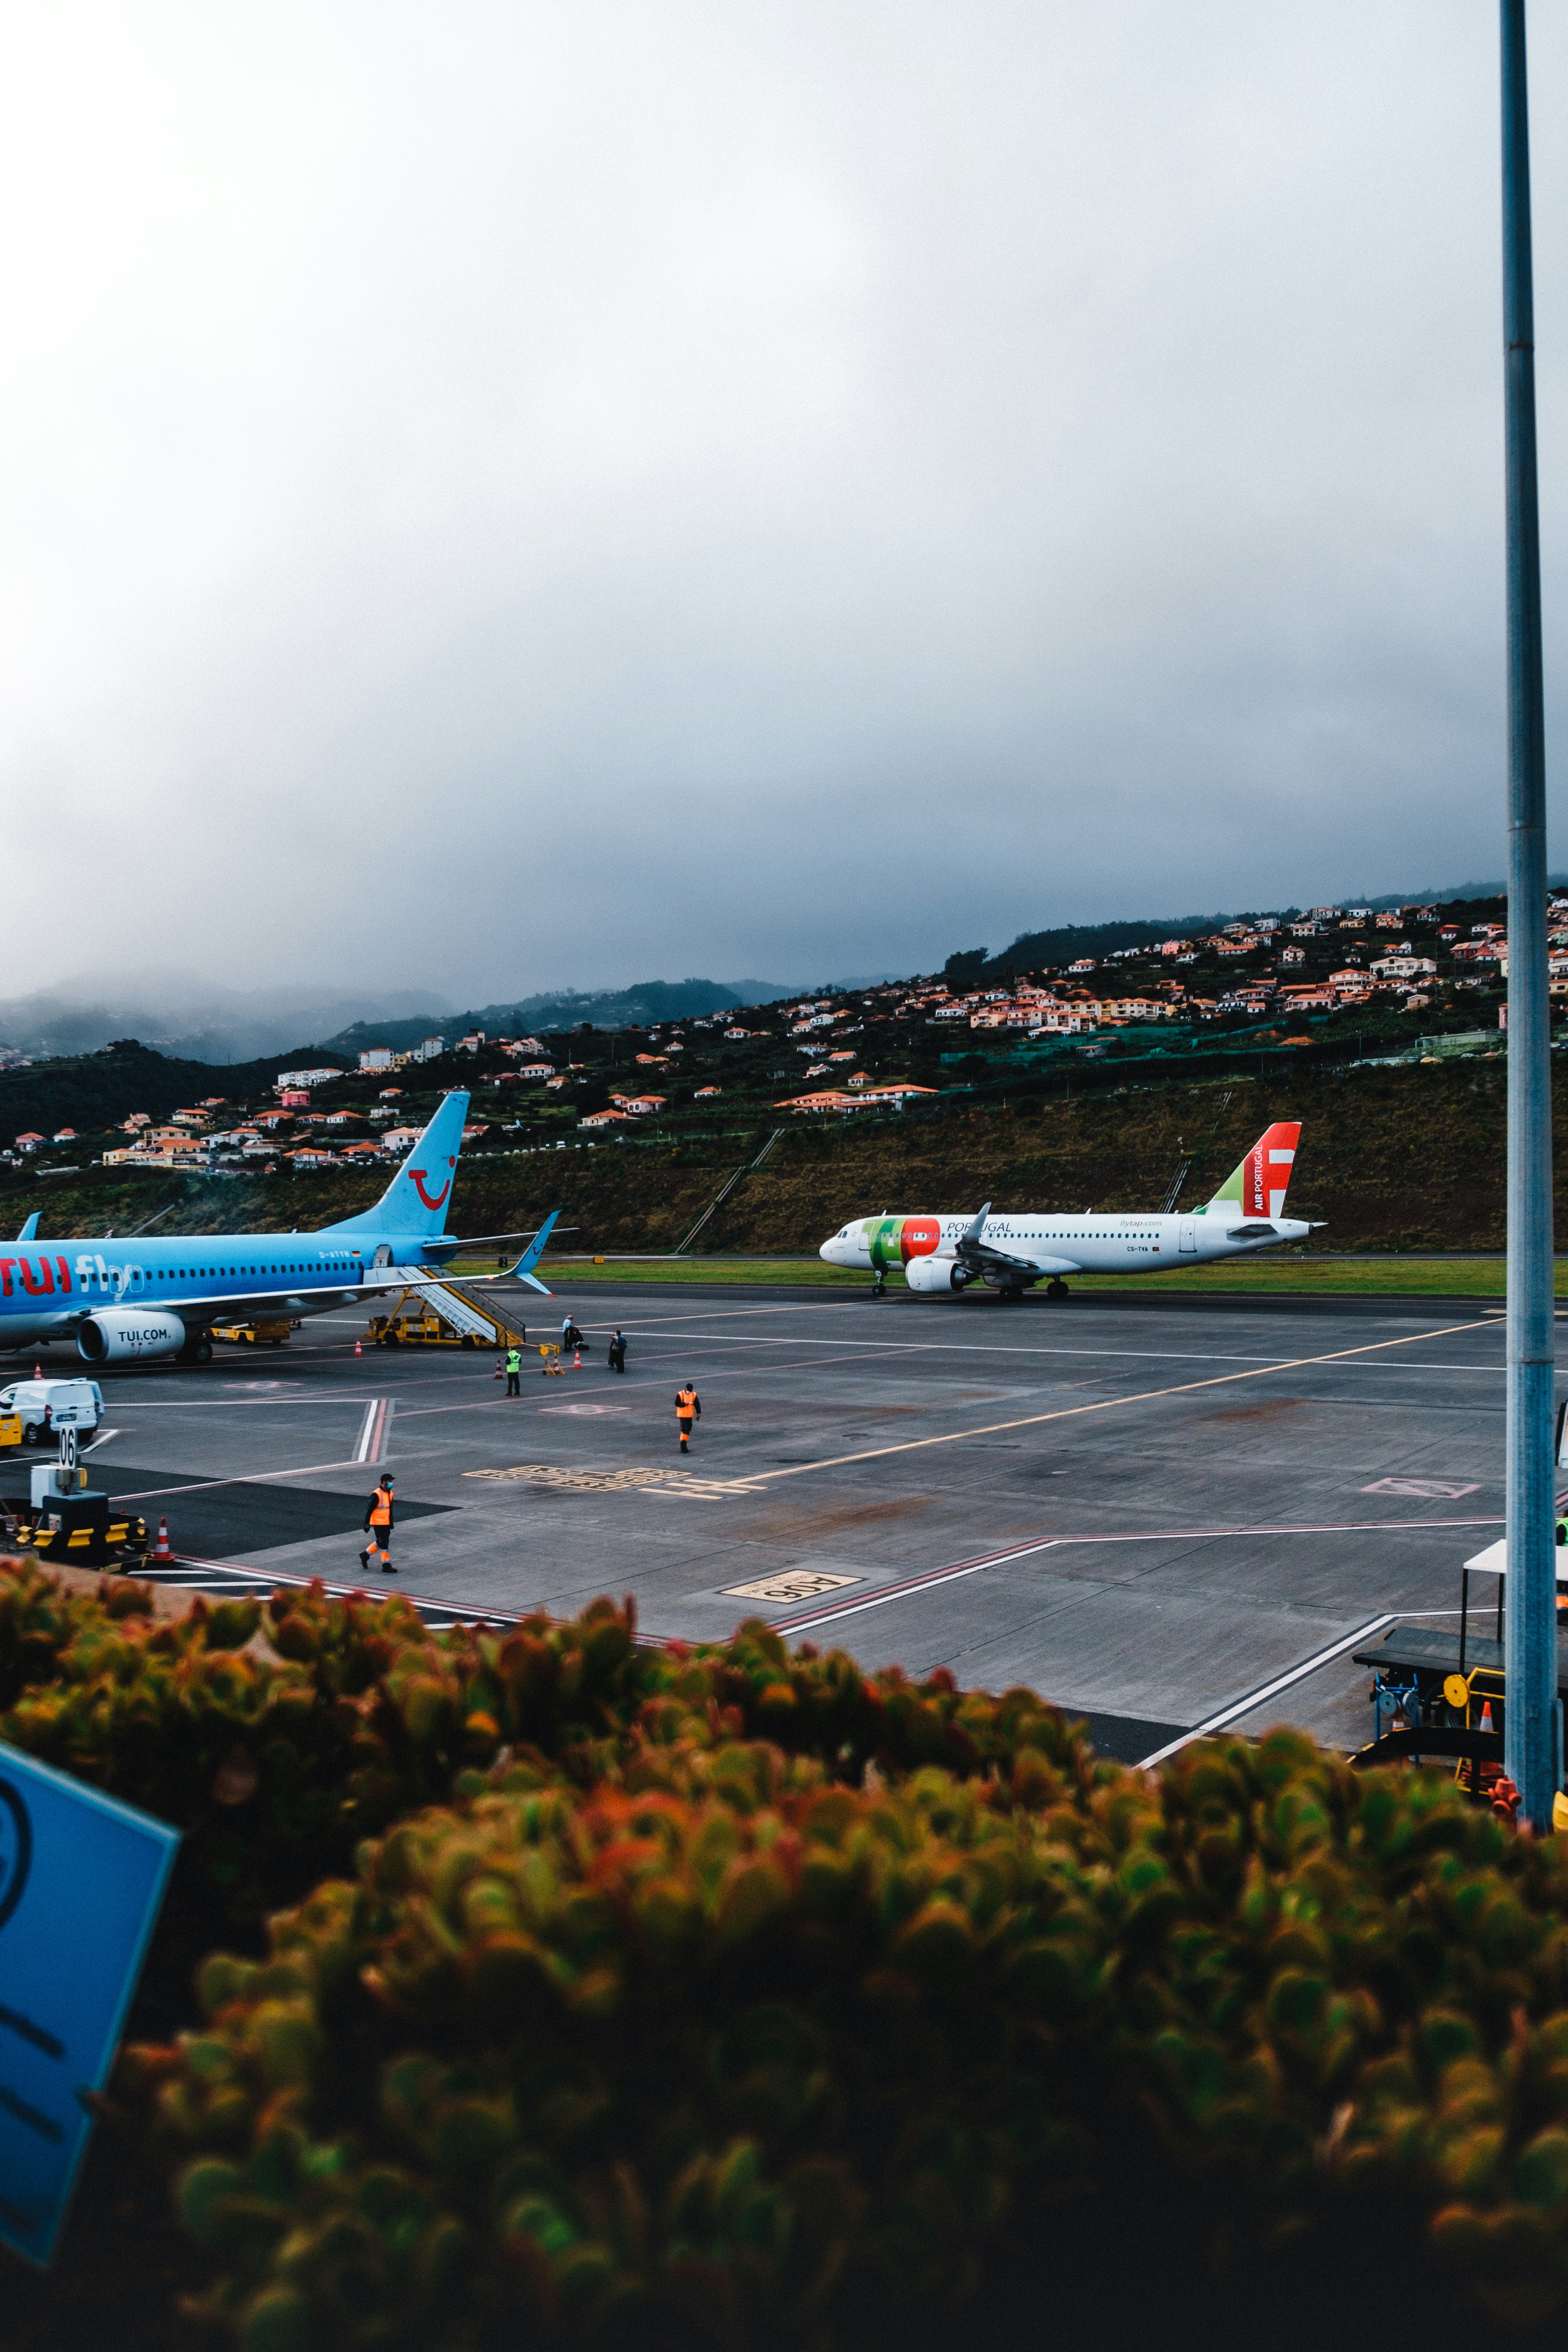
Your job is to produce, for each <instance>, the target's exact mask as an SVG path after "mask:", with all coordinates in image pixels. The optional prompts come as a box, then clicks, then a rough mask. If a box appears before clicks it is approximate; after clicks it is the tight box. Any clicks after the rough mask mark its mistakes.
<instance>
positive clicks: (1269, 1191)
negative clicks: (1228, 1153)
mask: <svg viewBox="0 0 1568 2352" xmlns="http://www.w3.org/2000/svg"><path fill="white" fill-rule="evenodd" d="M1300 1132H1301V1122H1300V1119H1281V1120H1279V1121H1278V1122H1277V1123H1276V1124H1275V1125H1274V1126H1273V1127H1269V1128H1265V1129H1264V1131H1263V1133H1262V1134H1261V1135H1260V1136H1259V1137H1258V1140H1257V1142H1256V1143H1255V1144H1254V1145H1253V1147H1252V1149H1251V1150H1250V1151H1249V1152H1248V1153H1247V1157H1246V1159H1245V1160H1242V1161H1241V1162H1240V1164H1239V1165H1238V1166H1237V1167H1235V1168H1233V1169H1232V1170H1231V1171H1230V1174H1229V1175H1228V1176H1227V1177H1226V1180H1225V1182H1224V1183H1223V1184H1222V1185H1221V1186H1220V1188H1219V1191H1218V1192H1216V1193H1215V1196H1214V1198H1213V1200H1212V1201H1211V1202H1209V1204H1208V1205H1209V1207H1210V1208H1211V1209H1225V1208H1230V1207H1232V1206H1234V1207H1237V1208H1239V1209H1240V1211H1241V1213H1242V1215H1243V1216H1244V1217H1279V1216H1283V1215H1284V1213H1285V1195H1286V1192H1288V1191H1289V1184H1290V1170H1291V1167H1292V1165H1293V1163H1294V1161H1295V1158H1296V1143H1297V1139H1298V1138H1299V1136H1300Z"/></svg>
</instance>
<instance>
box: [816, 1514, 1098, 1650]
mask: <svg viewBox="0 0 1568 2352" xmlns="http://www.w3.org/2000/svg"><path fill="white" fill-rule="evenodd" d="M1061 1540H1062V1538H1060V1537H1059V1536H1042V1537H1040V1538H1038V1539H1037V1541H1036V1542H1034V1543H1025V1544H1010V1545H1008V1546H1006V1547H1005V1549H1003V1550H1001V1551H988V1552H982V1553H981V1554H980V1555H979V1556H978V1558H976V1559H960V1560H955V1561H954V1562H953V1564H952V1567H951V1568H933V1569H929V1570H927V1571H926V1573H925V1575H923V1576H907V1577H904V1578H903V1579H902V1580H900V1582H899V1583H897V1584H884V1585H883V1586H882V1587H881V1588H880V1590H879V1591H876V1592H868V1593H866V1594H864V1595H863V1597H862V1598H861V1599H859V1600H858V1601H834V1602H833V1603H832V1604H831V1606H830V1607H828V1608H826V1609H818V1610H816V1611H814V1612H813V1613H812V1614H811V1615H810V1616H809V1617H785V1618H784V1619H782V1620H779V1619H775V1620H774V1622H773V1625H772V1627H771V1628H770V1631H771V1632H773V1633H809V1632H810V1631H811V1628H812V1627H813V1626H814V1625H826V1624H830V1623H832V1622H833V1621H834V1620H835V1619H837V1618H839V1617H858V1616H860V1615H862V1614H863V1612H865V1611H866V1610H868V1609H882V1608H885V1607H886V1606H887V1604H888V1602H889V1601H902V1600H905V1599H907V1597H908V1596H909V1595H910V1593H911V1592H929V1591H931V1589H932V1587H933V1586H935V1585H939V1584H956V1583H957V1582H958V1580H960V1578H962V1577H965V1576H979V1575H980V1574H981V1573H982V1571H983V1570H985V1569H988V1568H1001V1567H1002V1566H1004V1564H1005V1563H1006V1562H1008V1561H1011V1560H1015V1559H1028V1558H1029V1557H1030V1555H1031V1554H1032V1553H1034V1552H1041V1551H1054V1550H1055V1549H1056V1548H1057V1545H1058V1543H1059V1542H1060V1541H1061Z"/></svg>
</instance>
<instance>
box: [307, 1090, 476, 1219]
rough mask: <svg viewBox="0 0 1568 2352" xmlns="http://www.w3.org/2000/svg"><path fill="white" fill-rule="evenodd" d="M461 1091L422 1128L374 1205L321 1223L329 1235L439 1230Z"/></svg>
mask: <svg viewBox="0 0 1568 2352" xmlns="http://www.w3.org/2000/svg"><path fill="white" fill-rule="evenodd" d="M466 1118H468V1096H467V1095H466V1094H451V1095H448V1096H447V1098H446V1100H445V1101H444V1102H443V1103H442V1105H441V1108H440V1109H439V1110H438V1111H437V1114H436V1116H435V1118H433V1119H432V1120H431V1122H430V1124H429V1126H428V1127H427V1128H426V1130H425V1132H424V1134H423V1135H422V1136H421V1137H420V1138H419V1140H418V1142H417V1143H416V1145H415V1146H414V1149H413V1150H412V1151H411V1152H410V1153H409V1155H408V1157H407V1159H406V1160H405V1161H404V1163H403V1165H402V1167H401V1168H400V1169H399V1170H398V1171H397V1173H396V1175H395V1177H394V1178H393V1180H392V1181H391V1183H390V1184H389V1185H388V1186H387V1188H386V1190H385V1192H384V1193H383V1194H382V1196H381V1198H380V1200H379V1201H378V1202H376V1204H375V1206H374V1209H366V1210H365V1211H364V1213H363V1215H361V1216H358V1217H344V1218H343V1219H342V1223H339V1224H335V1225H327V1226H325V1227H323V1231H324V1232H326V1233H329V1234H350V1233H354V1234H364V1233H377V1234H439V1233H443V1232H445V1230H446V1225H447V1210H448V1209H449V1208H450V1207H451V1205H452V1186H453V1184H454V1183H455V1182H456V1181H457V1175H458V1154H459V1153H460V1152H461V1150H462V1149H463V1122H464V1120H465V1119H466Z"/></svg>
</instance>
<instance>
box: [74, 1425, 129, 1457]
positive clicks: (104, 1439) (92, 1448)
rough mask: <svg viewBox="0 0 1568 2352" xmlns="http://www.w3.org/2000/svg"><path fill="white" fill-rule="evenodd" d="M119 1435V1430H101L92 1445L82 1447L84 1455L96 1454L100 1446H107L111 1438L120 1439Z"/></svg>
mask: <svg viewBox="0 0 1568 2352" xmlns="http://www.w3.org/2000/svg"><path fill="white" fill-rule="evenodd" d="M119 1434H120V1432H119V1431H118V1430H117V1429H100V1431H99V1433H98V1435H97V1436H96V1437H95V1438H94V1439H93V1441H92V1444H90V1445H84V1446H83V1447H82V1449H81V1451H82V1454H83V1455H86V1454H96V1453H97V1452H98V1449H99V1447H100V1445H107V1444H108V1443H109V1441H110V1438H111V1437H118V1436H119Z"/></svg>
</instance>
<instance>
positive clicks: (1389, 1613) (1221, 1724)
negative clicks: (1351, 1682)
mask: <svg viewBox="0 0 1568 2352" xmlns="http://www.w3.org/2000/svg"><path fill="white" fill-rule="evenodd" d="M1431 1613H1432V1614H1436V1612H1431ZM1396 1618H1397V1612H1395V1611H1394V1610H1392V1609H1386V1610H1384V1612H1383V1614H1382V1616H1380V1617H1369V1618H1368V1619H1367V1621H1366V1623H1365V1624H1364V1625H1358V1626H1357V1627H1356V1629H1355V1632H1354V1633H1346V1634H1344V1635H1342V1638H1341V1639H1340V1640H1339V1641H1337V1642H1331V1643H1329V1644H1328V1647H1327V1648H1326V1649H1322V1650H1319V1651H1317V1652H1316V1653H1315V1654H1313V1655H1312V1656H1311V1657H1310V1658H1303V1659H1302V1661H1301V1663H1300V1665H1299V1666H1292V1667H1291V1668H1290V1669H1289V1673H1287V1674H1283V1675H1275V1677H1274V1680H1273V1681H1272V1682H1270V1683H1265V1684H1264V1685H1262V1687H1261V1688H1260V1689H1258V1690H1255V1691H1248V1693H1247V1696H1246V1697H1245V1698H1238V1699H1237V1700H1235V1701H1234V1702H1233V1704H1232V1705H1231V1706H1225V1707H1222V1708H1221V1709H1220V1711H1219V1713H1218V1714H1217V1715H1211V1716H1210V1717H1208V1719H1207V1720H1206V1722H1204V1723H1195V1724H1194V1726H1193V1728H1192V1729H1191V1731H1184V1732H1183V1733H1182V1735H1181V1737H1180V1738H1177V1739H1172V1740H1168V1741H1167V1742H1166V1744H1165V1746H1164V1747H1163V1748H1156V1749H1155V1750H1154V1753H1153V1754H1152V1756H1145V1757H1142V1758H1141V1759H1140V1769H1141V1770H1144V1771H1147V1770H1148V1769H1149V1767H1150V1766H1151V1765H1153V1764H1163V1762H1164V1760H1165V1759H1166V1757H1167V1756H1173V1755H1174V1754H1175V1753H1176V1750H1177V1749H1178V1748H1185V1747H1187V1746H1189V1745H1190V1743H1191V1742H1192V1741H1193V1740H1194V1739H1207V1738H1211V1737H1212V1735H1213V1734H1214V1733H1215V1732H1216V1731H1223V1730H1224V1729H1225V1727H1226V1725H1227V1724H1231V1723H1236V1722H1238V1721H1239V1720H1240V1718H1241V1717H1243V1716H1244V1715H1250V1714H1251V1713H1252V1711H1253V1709H1254V1708H1255V1707H1259V1706H1267V1705H1268V1701H1269V1700H1270V1699H1271V1698H1278V1697H1279V1694H1280V1692H1281V1691H1288V1690H1289V1689H1290V1688H1291V1687H1292V1686H1293V1685H1295V1684H1297V1683H1300V1682H1305V1681H1306V1679H1307V1676H1308V1675H1315V1674H1316V1673H1317V1671H1318V1669H1319V1667H1320V1666H1326V1665H1330V1664H1332V1662H1333V1660H1334V1659H1335V1658H1341V1657H1343V1655H1344V1654H1345V1652H1346V1651H1347V1650H1353V1649H1354V1648H1355V1647H1356V1644H1357V1643H1360V1642H1365V1641H1369V1640H1370V1639H1371V1637H1372V1635H1373V1633H1381V1632H1382V1631H1383V1629H1384V1626H1385V1625H1392V1624H1394V1622H1396ZM1066 1711H1067V1712H1068V1714H1071V1713H1072V1711H1073V1710H1072V1709H1071V1708H1070V1707H1069V1708H1068V1709H1067V1710H1066Z"/></svg>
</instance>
